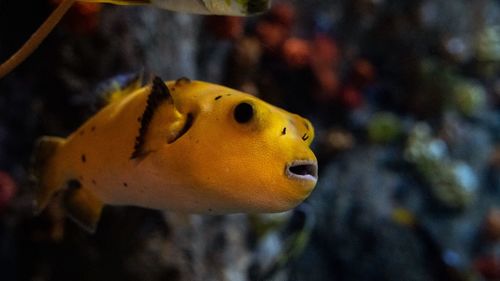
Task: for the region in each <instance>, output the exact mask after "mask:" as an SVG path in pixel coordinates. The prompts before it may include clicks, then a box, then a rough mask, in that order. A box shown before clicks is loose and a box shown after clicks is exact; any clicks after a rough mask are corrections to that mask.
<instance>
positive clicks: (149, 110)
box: [130, 76, 171, 159]
mask: <svg viewBox="0 0 500 281" xmlns="http://www.w3.org/2000/svg"><path fill="white" fill-rule="evenodd" d="M170 98H171V95H170V91H169V90H168V87H167V85H165V83H164V82H163V80H162V79H161V78H160V77H158V76H156V77H155V78H154V79H153V86H152V88H151V93H150V94H149V96H148V100H147V101H146V108H145V109H144V113H143V114H142V117H141V126H140V128H139V135H138V136H137V137H136V138H135V145H134V152H133V153H132V155H131V156H130V158H131V159H134V158H137V157H139V156H141V155H144V151H143V146H144V137H145V136H146V133H147V131H148V128H149V124H150V123H151V120H152V119H153V115H154V113H155V111H156V109H157V108H158V106H159V105H160V104H161V103H162V102H164V101H166V100H168V99H170Z"/></svg>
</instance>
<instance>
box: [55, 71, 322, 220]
mask: <svg viewBox="0 0 500 281" xmlns="http://www.w3.org/2000/svg"><path fill="white" fill-rule="evenodd" d="M167 85H168V87H169V89H170V93H171V95H172V97H173V103H172V102H171V100H170V102H163V103H161V105H160V106H159V107H158V108H157V109H156V110H155V113H154V115H153V118H152V120H151V123H150V125H149V129H148V131H147V134H146V135H145V145H144V148H145V154H144V155H143V156H141V157H138V158H135V159H131V154H132V152H133V150H134V141H135V139H136V137H137V135H138V132H139V128H140V122H139V121H138V117H140V116H141V115H142V114H143V112H144V108H145V107H146V100H147V98H148V95H149V93H150V91H151V88H150V87H144V88H140V89H138V90H136V91H134V92H133V93H131V94H129V95H127V96H125V97H124V98H122V99H120V100H117V101H113V102H112V103H110V104H109V105H108V106H106V107H105V108H103V109H102V110H101V111H100V112H98V113H97V114H96V115H94V116H93V117H92V118H91V119H89V120H88V121H87V122H86V123H85V124H83V125H82V126H81V127H80V128H79V129H78V130H77V131H75V132H74V133H73V134H72V135H70V136H69V137H68V138H67V140H66V141H65V142H64V143H63V145H62V146H61V147H60V148H59V149H58V152H57V153H56V155H55V156H54V158H53V159H52V163H51V164H52V165H53V166H54V167H57V168H56V169H54V170H53V172H52V175H51V177H53V178H55V179H58V180H57V181H58V182H59V184H61V183H63V182H66V181H69V180H71V179H76V180H78V181H80V182H81V185H82V188H85V189H88V190H90V191H91V192H92V193H94V195H95V196H96V197H97V198H99V199H100V200H101V201H102V203H104V204H111V205H135V206H142V207H147V208H153V209H164V210H175V211H181V212H188V213H217V214H225V213H238V212H245V213H261V212H281V211H285V210H289V209H291V208H293V207H295V206H296V205H298V204H299V203H300V202H302V201H303V200H304V199H305V198H306V197H307V196H308V195H309V194H310V192H311V191H312V189H313V188H314V186H315V184H316V180H304V179H294V178H291V177H289V176H287V174H286V172H285V170H286V165H287V164H290V163H291V162H293V161H295V160H308V161H311V162H313V163H316V157H315V155H314V153H313V152H312V151H311V150H310V148H309V145H310V143H311V141H312V140H313V137H314V131H313V127H312V125H311V123H310V122H309V121H307V120H306V119H304V118H302V117H300V116H298V115H296V114H291V113H289V112H286V111H284V110H282V109H280V108H277V107H275V106H272V105H270V104H268V103H265V102H263V101H261V100H259V99H257V98H255V97H253V96H251V95H248V94H245V93H242V92H239V91H236V90H232V89H229V88H226V87H223V86H219V85H215V84H210V83H205V82H200V81H191V82H187V83H183V84H182V85H181V84H178V85H174V82H168V83H167ZM218 96H221V97H220V98H218V99H216V97H218ZM241 102H247V103H249V104H252V105H253V107H254V112H255V114H254V117H253V118H252V120H251V121H250V122H248V123H245V124H240V123H238V122H237V121H236V120H235V119H234V115H233V112H234V108H235V106H236V105H238V104H239V103H241ZM188 113H191V114H192V115H193V117H194V121H193V125H192V127H191V128H190V129H189V130H188V131H187V132H186V133H185V134H184V135H183V136H181V137H180V138H179V139H177V140H176V141H174V142H173V143H170V144H169V143H168V142H167V140H169V139H172V136H173V135H175V133H176V132H178V131H179V128H180V127H182V125H183V124H184V120H185V118H186V116H187V114H188ZM284 127H286V134H283V128H284ZM305 134H307V136H309V138H308V139H307V140H303V138H302V137H303V136H304V135H305Z"/></svg>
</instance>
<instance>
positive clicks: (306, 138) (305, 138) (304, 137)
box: [302, 133, 309, 141]
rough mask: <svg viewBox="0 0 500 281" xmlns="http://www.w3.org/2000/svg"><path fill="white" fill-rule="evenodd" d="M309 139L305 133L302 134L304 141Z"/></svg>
mask: <svg viewBox="0 0 500 281" xmlns="http://www.w3.org/2000/svg"><path fill="white" fill-rule="evenodd" d="M308 139H309V136H308V135H307V133H305V134H304V135H303V136H302V140H304V141H306V140H308Z"/></svg>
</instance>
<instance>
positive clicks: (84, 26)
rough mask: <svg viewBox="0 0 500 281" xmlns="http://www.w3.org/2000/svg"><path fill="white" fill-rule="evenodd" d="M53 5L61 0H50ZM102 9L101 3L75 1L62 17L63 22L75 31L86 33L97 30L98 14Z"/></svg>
mask: <svg viewBox="0 0 500 281" xmlns="http://www.w3.org/2000/svg"><path fill="white" fill-rule="evenodd" d="M50 2H51V3H52V4H54V5H59V3H60V2H61V0H50ZM101 10H102V4H99V3H88V2H76V3H74V4H73V6H72V7H71V9H70V10H69V11H68V13H67V14H66V15H65V17H64V23H65V24H67V25H68V26H69V28H70V29H71V31H73V32H76V33H82V34H88V33H92V32H94V31H96V30H97V27H98V25H99V14H100V13H101Z"/></svg>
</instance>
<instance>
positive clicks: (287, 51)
mask: <svg viewBox="0 0 500 281" xmlns="http://www.w3.org/2000/svg"><path fill="white" fill-rule="evenodd" d="M310 55H311V47H310V44H309V42H308V41H306V40H302V39H299V38H293V37H292V38H289V39H287V40H286V41H285V43H284V44H283V57H284V59H285V62H286V63H287V65H288V66H290V67H292V68H300V67H305V66H306V65H308V64H309V61H310Z"/></svg>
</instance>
